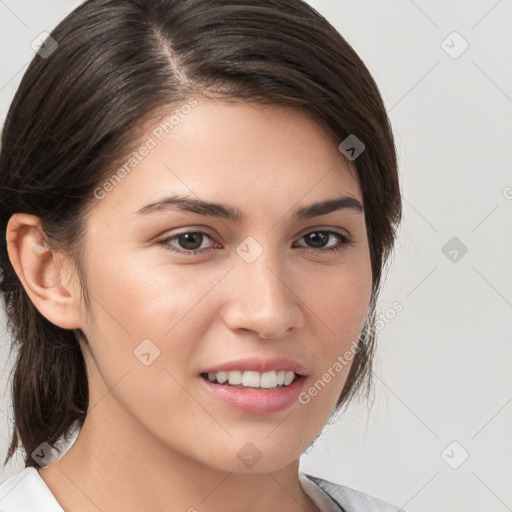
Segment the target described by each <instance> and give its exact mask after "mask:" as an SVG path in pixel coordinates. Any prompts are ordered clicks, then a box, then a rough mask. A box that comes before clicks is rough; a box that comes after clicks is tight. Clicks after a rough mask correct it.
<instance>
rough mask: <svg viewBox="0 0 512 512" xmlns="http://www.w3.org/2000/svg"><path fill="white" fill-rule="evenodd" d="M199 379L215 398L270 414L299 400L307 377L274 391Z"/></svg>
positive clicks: (251, 412)
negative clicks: (225, 384) (243, 387)
mask: <svg viewBox="0 0 512 512" xmlns="http://www.w3.org/2000/svg"><path fill="white" fill-rule="evenodd" d="M199 379H200V380H201V381H202V383H203V385H204V386H205V387H206V389H207V390H208V392H209V393H211V395H212V396H213V397H214V398H217V399H218V400H220V401H222V402H224V403H225V404H227V405H229V406H230V407H233V408H235V409H238V410H240V411H243V412H247V413H250V414H270V413H273V412H278V411H282V410H284V409H287V408H288V407H290V406H291V405H293V404H294V403H295V402H296V401H297V399H298V396H299V394H300V392H301V389H302V388H303V387H304V381H305V380H306V377H304V376H303V375H301V376H299V377H297V378H296V379H295V380H294V381H293V382H292V383H291V384H290V385H289V386H286V387H284V388H280V389H275V390H272V391H269V390H263V389H261V388H258V389H256V388H254V389H251V388H247V389H241V388H234V387H231V386H223V385H222V384H214V383H213V382H210V381H209V380H206V379H204V378H203V377H199Z"/></svg>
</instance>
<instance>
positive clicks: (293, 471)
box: [39, 394, 318, 512]
mask: <svg viewBox="0 0 512 512" xmlns="http://www.w3.org/2000/svg"><path fill="white" fill-rule="evenodd" d="M96 404H97V406H95V407H93V408H92V409H91V410H90V411H89V413H88V415H87V417H86V420H85V422H84V425H83V426H82V429H81V431H80V433H79V435H78V438H77V439H76V441H75V442H74V444H73V445H72V446H71V447H70V448H69V450H68V451H67V452H66V453H65V454H64V455H63V456H62V457H61V458H60V459H59V460H58V461H57V462H55V463H54V464H52V465H51V466H49V467H47V468H44V469H41V470H40V471H39V474H40V475H41V477H42V478H43V480H44V481H45V483H46V484H47V486H48V487H49V488H50V490H51V491H52V493H53V495H54V496H55V498H56V499H57V501H58V502H59V503H60V505H61V506H62V508H63V509H64V510H73V511H75V510H76V511H78V510H79V511H80V512H89V511H94V512H98V510H103V511H108V510H123V511H124V512H132V511H133V512H135V511H137V512H139V511H140V510H151V511H152V512H160V511H162V512H164V511H165V512H169V511H188V512H210V511H211V512H213V511H218V510H222V511H223V512H239V511H240V510H244V511H246V512H253V511H254V512H256V511H261V510H265V511H266V512H285V511H289V512H298V511H300V512H310V511H311V512H312V511H315V512H317V511H318V508H317V507H316V506H315V505H314V503H313V502H312V500H311V499H310V498H309V497H308V496H307V495H306V494H305V493H304V491H303V490H302V488H301V486H300V484H299V479H298V471H299V460H298V459H297V460H294V461H293V462H292V463H290V464H288V465H287V466H285V467H283V468H281V469H279V470H278V471H273V472H252V471H248V472H245V473H240V472H235V471H223V470H220V469H217V468H215V467H212V466H211V465H205V464H204V463H202V462H201V461H198V460H195V459H193V458H191V457H187V456H186V455H185V454H183V453H180V452H177V451H175V450H173V449H171V448H170V447H169V446H167V445H163V444H162V443H161V442H160V441H159V440H158V439H157V438H155V436H153V435H152V434H151V433H150V432H148V431H147V430H146V429H145V428H144V427H143V426H142V425H140V424H138V423H136V422H135V421H134V420H133V418H131V417H129V416H128V415H127V414H126V412H124V411H123V409H122V408H120V407H116V403H115V401H114V400H113V398H112V397H111V395H108V394H107V395H106V396H105V397H104V398H103V399H102V400H101V402H99V403H98V402H96ZM113 410H114V411H115V414H113ZM107 411H108V416H107V415H106V414H105V413H106V412H107ZM102 412H103V413H104V414H102ZM109 418H110V419H112V418H116V421H115V424H112V420H110V421H108V419H109ZM198 442H200V440H198Z"/></svg>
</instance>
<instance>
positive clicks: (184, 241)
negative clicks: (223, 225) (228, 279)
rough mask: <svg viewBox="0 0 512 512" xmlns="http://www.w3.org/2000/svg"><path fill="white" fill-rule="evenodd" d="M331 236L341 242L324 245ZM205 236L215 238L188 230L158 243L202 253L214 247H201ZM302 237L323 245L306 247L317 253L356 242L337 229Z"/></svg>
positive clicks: (174, 248)
mask: <svg viewBox="0 0 512 512" xmlns="http://www.w3.org/2000/svg"><path fill="white" fill-rule="evenodd" d="M330 237H336V238H337V239H338V241H339V243H338V244H336V245H334V246H331V247H326V246H324V245H323V244H325V245H327V241H328V240H329V238H330ZM204 238H208V239H210V240H213V238H212V237H211V236H210V235H209V234H207V233H205V232H204V231H187V232H186V233H180V234H178V235H173V236H171V237H167V238H164V239H163V240H159V241H158V242H157V244H158V245H162V246H164V247H165V248H166V249H168V250H170V251H174V252H178V253H182V254H188V255H190V254H197V253H201V252H204V251H205V250H206V249H211V248H212V247H209V248H208V247H207V248H206V249H205V248H204V247H203V248H201V246H202V242H203V241H204ZM300 239H305V240H308V241H309V243H313V244H314V245H318V244H320V245H321V247H318V246H317V247H306V249H308V250H310V251H313V252H317V253H318V252H327V251H341V250H342V249H344V248H345V247H346V246H349V245H351V244H353V243H354V242H353V240H352V239H351V238H349V237H348V236H347V235H345V234H343V233H338V232H337V231H333V230H325V229H324V230H315V231H310V232H309V233H306V234H305V235H303V236H302V237H301V238H300ZM300 239H299V240H300ZM174 240H176V241H178V243H179V245H180V246H181V248H176V247H175V246H172V245H170V242H172V241H174ZM299 247H301V246H299ZM302 247H303V246H302Z"/></svg>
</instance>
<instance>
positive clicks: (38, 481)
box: [0, 467, 63, 512]
mask: <svg viewBox="0 0 512 512" xmlns="http://www.w3.org/2000/svg"><path fill="white" fill-rule="evenodd" d="M0 510H1V511H2V512H25V511H26V512H28V511H30V512H63V510H62V508H61V507H60V505H59V504H58V503H57V501H56V500H55V497H54V496H53V494H52V493H51V491H50V489H48V487H47V486H46V484H45V483H44V480H43V479H42V478H41V477H40V476H39V473H38V471H37V469H36V468H33V467H28V468H25V469H24V470H23V471H20V472H19V473H16V474H15V475H13V476H11V477H10V478H8V479H7V480H5V482H2V483H0Z"/></svg>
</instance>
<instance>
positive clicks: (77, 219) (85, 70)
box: [0, 0, 402, 467]
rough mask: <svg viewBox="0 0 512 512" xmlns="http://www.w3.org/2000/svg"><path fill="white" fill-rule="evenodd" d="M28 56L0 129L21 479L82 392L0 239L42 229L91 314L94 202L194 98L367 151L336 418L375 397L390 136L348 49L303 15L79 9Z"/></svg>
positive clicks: (73, 414) (389, 203) (248, 8)
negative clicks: (351, 336)
mask: <svg viewBox="0 0 512 512" xmlns="http://www.w3.org/2000/svg"><path fill="white" fill-rule="evenodd" d="M51 36H52V37H53V39H54V40H55V41H56V42H57V44H58V47H57V48H56V49H55V51H53V53H51V54H50V55H47V56H46V58H43V57H41V56H39V55H35V57H34V59H33V60H32V62H31V63H30V65H29V67H28V69H27V71H26V72H25V74H24V76H23V79H22V81H21V84H20V86H19V88H18V90H17V92H16V94H15V97H14V100H13V102H12V104H11V106H10V109H9V111H8V114H7V118H6V121H5V125H4V128H3V132H2V139H1V153H0V235H1V236H0V242H1V246H0V257H1V259H0V272H1V275H0V277H1V278H2V282H1V287H0V289H1V291H2V292H3V297H4V301H5V308H6V312H7V318H8V328H9V331H10V333H12V345H11V351H12V350H13V349H14V348H16V349H17V359H16V362H15V365H14V368H13V371H14V377H13V385H12V403H13V410H14V424H15V428H14V432H13V434H12V441H11V444H10V447H9V450H8V453H7V456H6V459H5V463H7V461H8V460H9V459H10V458H11V457H12V456H13V454H14V452H15V451H16V449H17V448H18V446H19V443H20V441H21V444H22V446H23V448H24V451H25V454H26V456H25V464H26V466H34V467H36V465H37V463H36V462H35V461H34V460H33V459H32V457H31V453H32V452H33V450H35V449H36V448H37V447H38V445H39V444H40V443H42V442H43V441H46V442H48V443H49V444H54V443H55V441H56V440H57V439H58V438H59V437H60V436H61V435H63V434H64V433H65V432H66V431H67V430H68V428H69V427H70V426H71V424H72V422H73V421H74V420H79V422H80V424H82V423H83V420H84V419H85V416H86V414H87V407H88V382H87V373H86V368H85V363H84V359H83V356H82V352H81V349H80V346H79V343H78V339H79V338H81V339H84V338H85V337H84V335H83V333H82V331H80V330H68V329H62V328H60V327H58V326H56V325H54V324H52V323H51V322H49V321H48V320H47V319H46V318H45V317H43V316H42V315H41V314H40V313H39V311H38V310H37V309H36V308H35V306H34V305H33V303H32V302H31V300H30V299H29V297H28V295H27V293H26V291H25V289H24V287H23V286H22V284H21V282H20V280H19V278H18V276H17V275H16V273H15V271H14V269H13V267H12V265H11V263H10V261H9V258H8V255H7V249H6V239H5V234H6V226H7V222H8V220H9V218H10V217H11V215H13V214H14V213H17V212H24V213H29V214H33V215H36V216H37V217H39V219H40V220H41V227H42V229H43V233H42V235H43V236H44V239H45V240H46V241H47V244H48V245H49V247H50V248H51V249H56V250H63V251H66V252H67V253H68V254H70V255H71V256H72V257H73V258H74V261H75V262H76V265H77V270H78V272H79V277H80V281H81V284H82V294H83V299H84V301H85V303H86V304H87V305H88V304H89V302H88V295H87V287H86V280H85V278H84V276H85V272H84V268H83V265H82V260H81V239H82V235H83V233H84V228H85V225H86V224H85V219H86V213H87V211H88V210H87V209H88V208H90V207H92V205H93V204H94V202H93V201H92V196H93V191H94V189H95V187H97V186H98V184H101V183H102V182H103V181H104V180H105V178H106V177H107V176H108V175H109V174H110V173H111V172H112V169H114V168H115V166H116V165H118V163H119V162H121V161H123V158H124V157H125V156H126V155H127V154H128V153H129V152H130V151H131V148H132V146H133V147H134V144H135V142H136V135H137V134H138V132H137V127H139V128H140V126H142V125H143V124H144V122H145V121H147V120H149V119H153V118H155V116H158V115H161V114H162V112H164V111H167V109H168V107H169V105H172V104H176V103H178V102H182V101H184V100H185V99H186V98H188V97H190V96H191V95H192V94H196V95H200V96H203V97H209V96H208V95H209V94H211V95H212V97H213V96H215V97H216V98H223V99H225V100H226V101H247V102H254V103H259V104H261V105H283V106H292V107H296V108H299V109H301V110H303V111H304V112H307V113H309V114H310V115H312V116H313V117H314V118H315V119H316V121H317V122H319V123H320V124H321V125H322V126H323V128H324V129H325V132H326V134H328V135H329V136H330V137H333V139H334V140H336V141H338V143H340V142H341V141H343V140H344V139H345V138H346V137H347V136H349V135H350V134H355V135H356V136H357V138H358V139H360V140H361V141H362V142H363V143H364V144H365V150H364V152H363V153H362V154H361V155H360V156H359V157H358V158H357V159H356V160H355V161H354V164H355V167H356V170H357V175H358V179H359V183H360V186H361V190H362V193H363V200H364V205H365V222H366V228H367V233H368V241H369V246H370V257H371V266H372V284H373V287H372V302H371V308H370V309H369V315H368V318H367V324H365V330H364V331H363V333H362V336H360V339H359V344H358V349H357V352H356V353H355V355H354V359H353V363H352V367H351V369H350V373H349V375H348V378H347V381H346V383H345V386H344V388H343V390H342V392H341V395H340V397H339V400H338V402H337V407H338V408H339V407H341V405H343V404H347V403H348V401H349V400H350V399H351V398H352V397H353V396H355V394H356V392H357V391H359V390H360V389H361V388H363V386H364V384H365V382H366V390H367V392H369V391H370V390H371V362H372V356H373V350H374V345H375V336H376V331H375V329H374V328H373V327H374V323H375V314H374V313H375V309H374V306H375V300H376V298H377V296H378V294H379V291H380V283H381V274H382V270H383V268H384V265H385V263H386V261H387V260H388V256H389V255H390V253H391V251H392V248H393V245H394V241H395V237H396V229H397V227H398V224H399V222H400V220H401V215H402V205H401V197H400V190H399V181H398V170H397V159H396V153H395V147H394V140H393V135H392V130H391V126H390V123H389V120H388V117H387V114H386V110H385V108H384V105H383V102H382V99H381V97H380V94H379V91H378V88H377V86H376V84H375V82H374V80H373V78H372V76H371V75H370V72H369V71H368V69H367V68H366V66H365V65H364V63H363V62H362V61H361V59H360V58H359V57H358V55H357V54H356V53H355V51H354V50H353V49H352V47H351V46H350V45H349V44H348V43H347V42H346V41H345V39H344V38H343V37H342V36H341V35H340V34H339V33H338V32H337V31H336V29H335V28H334V27H333V26H332V25H330V24H329V23H328V21H327V20H326V19H325V18H323V17H322V16H321V15H320V14H319V13H318V12H317V11H315V10H314V9H313V8H312V7H310V6H309V5H308V4H306V3H305V2H303V1H302V0H258V2H254V1H253V0H88V1H86V2H84V3H83V4H82V5H80V6H79V7H78V8H77V9H75V10H74V11H73V12H72V13H71V14H70V15H68V16H67V17H66V18H65V19H64V20H63V21H62V22H61V23H60V24H59V25H58V26H57V27H56V28H55V29H54V30H53V31H52V33H51Z"/></svg>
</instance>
